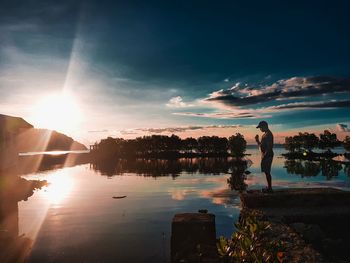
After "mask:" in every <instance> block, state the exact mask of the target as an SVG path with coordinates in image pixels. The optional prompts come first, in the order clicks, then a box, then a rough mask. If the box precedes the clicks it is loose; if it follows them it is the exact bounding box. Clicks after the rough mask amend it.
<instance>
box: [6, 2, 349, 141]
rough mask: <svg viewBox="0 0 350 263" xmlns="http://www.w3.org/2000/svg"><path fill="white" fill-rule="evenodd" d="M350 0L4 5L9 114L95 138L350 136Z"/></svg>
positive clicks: (86, 138)
mask: <svg viewBox="0 0 350 263" xmlns="http://www.w3.org/2000/svg"><path fill="white" fill-rule="evenodd" d="M349 8H350V4H349V3H347V1H101V0H100V1H82V2H79V1H34V0H33V1H13V0H12V1H2V0H0V113H2V114H8V115H13V116H20V117H23V118H24V119H26V120H27V121H28V122H30V123H32V124H33V125H34V126H35V127H38V128H51V129H56V130H58V131H61V132H64V133H66V134H67V135H70V136H72V137H73V138H75V139H77V140H79V141H81V142H82V143H84V144H86V145H88V144H91V143H93V142H95V141H98V140H100V139H101V138H106V137H107V136H112V137H124V138H134V137H136V136H141V135H149V134H163V135H169V134H172V133H175V134H177V135H179V136H180V137H188V136H194V137H198V136H202V135H219V136H230V135H232V134H234V133H236V132H240V133H242V134H244V135H245V136H246V138H247V139H248V142H252V141H253V137H254V136H255V134H256V133H259V132H258V131H257V130H256V128H255V126H256V125H257V123H258V122H259V121H261V120H266V121H267V122H268V123H269V124H270V127H271V130H272V131H273V132H274V134H275V138H276V141H277V142H282V141H283V139H284V136H286V135H290V134H295V133H297V132H299V131H308V132H315V133H320V132H322V131H323V130H324V129H329V130H331V131H333V132H336V133H337V134H338V136H339V137H340V138H343V137H344V136H345V135H350V132H349V131H350V119H349V116H350V64H349V61H350V48H349V47H350V27H349V25H350V16H349V15H348V13H347V12H348V10H349Z"/></svg>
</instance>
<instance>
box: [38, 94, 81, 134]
mask: <svg viewBox="0 0 350 263" xmlns="http://www.w3.org/2000/svg"><path fill="white" fill-rule="evenodd" d="M32 118H33V122H34V123H35V126H36V127H38V128H46V129H51V130H58V131H68V130H74V129H75V128H77V127H78V126H79V122H80V120H81V113H80V108H79V106H78V103H77V102H76V100H75V99H74V97H73V96H72V95H71V94H68V93H62V94H51V95H48V96H45V97H43V98H41V99H40V100H39V101H38V102H37V103H36V105H35V106H34V110H33V117H32Z"/></svg>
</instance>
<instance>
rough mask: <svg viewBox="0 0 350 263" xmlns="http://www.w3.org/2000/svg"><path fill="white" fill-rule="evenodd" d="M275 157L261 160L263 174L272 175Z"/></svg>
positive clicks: (266, 157)
mask: <svg viewBox="0 0 350 263" xmlns="http://www.w3.org/2000/svg"><path fill="white" fill-rule="evenodd" d="M272 160H273V155H272V156H265V157H263V158H262V159H261V172H263V173H270V172H271V165H272Z"/></svg>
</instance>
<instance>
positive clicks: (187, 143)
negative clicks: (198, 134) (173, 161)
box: [181, 137, 198, 153]
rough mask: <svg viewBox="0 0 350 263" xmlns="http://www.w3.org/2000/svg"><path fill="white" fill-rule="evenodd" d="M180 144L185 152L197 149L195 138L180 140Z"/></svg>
mask: <svg viewBox="0 0 350 263" xmlns="http://www.w3.org/2000/svg"><path fill="white" fill-rule="evenodd" d="M181 144H182V147H181V148H182V150H183V151H184V152H185V153H193V152H194V151H196V150H197V149H198V142H197V140H196V139H195V138H192V137H190V138H186V139H184V140H182V143H181Z"/></svg>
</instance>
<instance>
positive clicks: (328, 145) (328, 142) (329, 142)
mask: <svg viewBox="0 0 350 263" xmlns="http://www.w3.org/2000/svg"><path fill="white" fill-rule="evenodd" d="M340 144H341V143H340V141H339V140H338V139H337V135H336V134H335V133H331V132H330V131H328V130H325V131H324V132H323V134H320V142H319V147H320V148H321V149H328V151H330V149H333V148H334V147H337V146H340Z"/></svg>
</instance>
